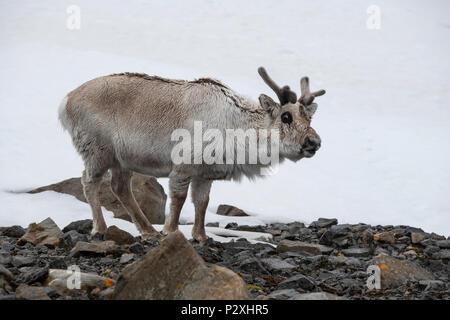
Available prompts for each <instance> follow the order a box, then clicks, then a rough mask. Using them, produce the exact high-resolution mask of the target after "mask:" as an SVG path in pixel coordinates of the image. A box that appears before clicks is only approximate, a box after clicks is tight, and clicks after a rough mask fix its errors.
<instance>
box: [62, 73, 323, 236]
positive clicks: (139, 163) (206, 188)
mask: <svg viewBox="0 0 450 320" xmlns="http://www.w3.org/2000/svg"><path fill="white" fill-rule="evenodd" d="M258 72H259V74H260V76H261V77H262V79H263V80H264V81H265V83H266V84H267V85H268V86H269V87H270V88H271V89H272V90H273V91H274V92H275V93H276V95H277V96H278V99H279V103H277V102H275V101H274V100H272V99H271V98H270V97H269V96H267V95H265V94H261V95H260V96H259V104H258V103H256V102H254V101H252V100H251V99H249V98H247V97H243V96H242V95H239V94H237V93H235V92H234V91H233V90H231V89H230V88H229V87H228V86H226V85H224V84H222V83H221V82H219V81H217V80H214V79H210V78H201V79H197V80H194V81H185V80H173V79H166V78H161V77H157V76H149V75H146V74H140V73H120V74H112V75H109V76H104V77H99V78H95V79H93V80H90V81H88V82H86V83H84V84H82V85H81V86H80V87H78V88H77V89H75V90H73V91H71V92H70V93H68V94H67V95H66V96H65V98H64V99H63V101H62V102H61V105H60V107H59V119H60V122H61V124H62V126H63V127H64V128H65V129H66V130H67V131H68V132H69V133H70V135H71V137H72V142H73V144H74V146H75V148H76V150H77V151H78V153H79V154H80V155H81V157H82V159H83V161H84V165H85V170H84V171H83V175H82V184H83V190H84V194H85V197H86V199H87V201H88V203H89V205H90V207H91V209H92V215H93V221H94V224H93V233H100V234H103V233H104V232H105V231H106V223H105V220H104V218H103V215H102V211H101V204H100V202H99V187H100V181H101V179H102V176H103V175H104V174H105V173H106V172H107V171H108V170H110V171H111V175H112V180H111V189H112V191H113V193H114V194H115V196H116V197H117V199H118V200H119V201H120V203H121V204H122V205H123V207H124V208H125V209H126V211H127V212H128V214H129V215H130V217H131V219H132V221H133V222H134V224H135V225H136V227H137V229H138V230H139V232H140V233H141V235H142V237H143V238H148V237H153V236H155V235H157V234H159V233H158V232H157V231H156V229H154V227H153V226H152V224H151V223H150V222H149V221H148V220H147V218H146V216H145V215H144V214H143V212H142V210H141V209H140V207H139V205H138V204H137V202H136V200H135V198H134V196H133V194H132V190H131V183H130V179H131V176H132V173H133V172H138V173H140V174H144V175H149V176H154V177H168V178H169V196H170V199H171V201H170V216H169V218H168V219H167V221H166V223H165V225H164V229H163V232H164V233H168V232H173V231H175V230H177V228H178V220H179V216H180V212H181V209H182V207H183V204H184V202H185V199H186V196H187V192H188V187H189V185H190V187H191V195H192V201H193V203H194V206H195V222H194V226H193V229H192V237H193V238H194V239H195V240H198V241H200V242H205V241H206V239H207V236H206V233H205V228H204V221H205V213H206V209H207V206H208V202H209V193H210V189H211V184H212V182H213V181H214V180H224V179H225V180H239V179H240V177H242V176H247V177H250V178H252V177H256V176H260V171H259V170H257V169H259V168H260V167H263V166H264V165H262V164H260V163H257V164H237V163H231V164H205V163H202V164H183V163H182V164H174V163H173V161H172V159H171V150H172V148H173V146H174V143H175V142H174V141H172V139H171V133H172V132H173V131H174V130H176V129H178V128H186V129H187V130H190V131H192V128H193V123H194V121H202V123H203V124H204V125H205V126H206V127H208V128H218V129H219V130H222V131H223V130H225V129H230V128H231V129H244V130H245V129H255V130H261V129H271V128H275V129H278V130H279V131H278V132H279V137H280V141H279V144H280V146H279V157H280V162H281V161H283V160H284V159H290V160H292V161H298V160H300V159H302V158H309V157H312V156H313V155H314V154H315V153H316V151H317V150H318V149H319V147H320V144H321V140H320V137H319V135H318V134H317V133H316V132H315V131H314V129H313V128H311V126H310V124H311V118H312V116H313V114H314V112H315V111H316V109H317V104H316V103H314V102H313V101H314V98H315V97H317V96H321V95H323V94H325V91H324V90H319V91H317V92H311V91H310V89H309V80H308V78H307V77H304V78H302V79H301V80H300V87H301V97H300V98H299V99H298V100H297V95H296V94H295V92H293V91H292V90H290V88H289V86H284V87H282V88H280V87H279V86H278V85H277V84H276V83H275V82H274V81H273V80H272V79H271V78H270V77H269V75H268V74H267V72H266V70H265V69H264V68H263V67H261V68H259V69H258Z"/></svg>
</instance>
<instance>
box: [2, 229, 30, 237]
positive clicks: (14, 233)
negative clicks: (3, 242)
mask: <svg viewBox="0 0 450 320" xmlns="http://www.w3.org/2000/svg"><path fill="white" fill-rule="evenodd" d="M1 234H2V235H4V236H7V237H11V238H20V237H22V236H23V235H24V234H25V229H24V228H22V227H21V226H12V227H7V228H5V229H4V230H3V231H2V232H1Z"/></svg>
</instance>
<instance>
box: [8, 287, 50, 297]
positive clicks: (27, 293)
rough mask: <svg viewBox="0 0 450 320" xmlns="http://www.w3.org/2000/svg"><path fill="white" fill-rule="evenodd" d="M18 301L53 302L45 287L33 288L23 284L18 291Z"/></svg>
mask: <svg viewBox="0 0 450 320" xmlns="http://www.w3.org/2000/svg"><path fill="white" fill-rule="evenodd" d="M16 299H18V300H51V299H50V297H49V296H48V294H47V291H46V290H45V289H44V288H43V287H31V286H28V285H26V284H21V285H19V286H18V287H17V289H16Z"/></svg>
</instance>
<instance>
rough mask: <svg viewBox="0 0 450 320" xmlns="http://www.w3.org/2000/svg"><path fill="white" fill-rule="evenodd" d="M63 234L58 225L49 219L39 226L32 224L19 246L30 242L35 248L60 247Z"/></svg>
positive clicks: (19, 241) (20, 240)
mask: <svg viewBox="0 0 450 320" xmlns="http://www.w3.org/2000/svg"><path fill="white" fill-rule="evenodd" d="M62 234H63V233H62V231H61V229H59V227H58V225H57V224H56V223H55V222H54V221H53V220H52V219H51V218H47V219H45V220H44V221H41V222H39V223H38V224H36V223H32V224H30V226H29V227H28V229H27V232H26V233H25V234H24V235H23V236H22V237H21V238H20V239H19V240H18V244H20V245H22V244H25V243H27V242H30V243H32V244H34V245H35V246H47V247H50V248H54V247H57V246H59V244H60V236H61V235H62Z"/></svg>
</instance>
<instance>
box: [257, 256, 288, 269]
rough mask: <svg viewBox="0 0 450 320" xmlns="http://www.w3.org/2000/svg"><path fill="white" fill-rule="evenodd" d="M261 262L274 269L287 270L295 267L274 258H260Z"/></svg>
mask: <svg viewBox="0 0 450 320" xmlns="http://www.w3.org/2000/svg"><path fill="white" fill-rule="evenodd" d="M261 262H262V264H263V265H264V266H265V267H266V268H268V269H269V270H274V271H289V270H293V269H296V268H297V267H296V266H294V265H292V264H290V263H288V262H286V261H283V260H281V259H276V258H266V259H261Z"/></svg>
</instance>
